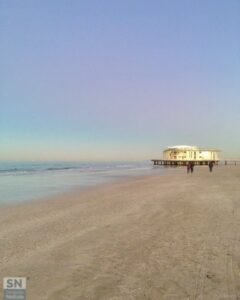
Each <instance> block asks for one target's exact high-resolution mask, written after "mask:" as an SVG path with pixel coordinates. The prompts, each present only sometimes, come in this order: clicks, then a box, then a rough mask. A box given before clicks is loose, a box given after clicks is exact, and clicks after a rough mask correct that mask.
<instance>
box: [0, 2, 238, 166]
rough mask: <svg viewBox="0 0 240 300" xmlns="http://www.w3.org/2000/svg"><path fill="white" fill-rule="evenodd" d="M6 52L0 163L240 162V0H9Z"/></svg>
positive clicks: (3, 9)
mask: <svg viewBox="0 0 240 300" xmlns="http://www.w3.org/2000/svg"><path fill="white" fill-rule="evenodd" d="M0 52H1V56H0V65H1V67H0V159H3V160H4V159H17V160H19V159H87V160H88V159H94V160H95V159H105V160H107V159H149V158H152V157H160V156H161V151H162V149H163V148H165V147H166V146H169V145H175V144H189V145H199V146H203V147H217V148H220V149H222V150H223V156H224V157H229V158H230V157H231V158H233V157H240V138H239V132H240V1H239V0H224V1H223V0H211V1H209V0H199V1H197V0H182V1H178V0H175V1H174V0H172V1H168V0H164V1H163V0H157V1H151V0H145V1H141V0H136V1H135V0H121V1H113V0H111V1H110V0H109V1H101V0H96V1H91V0H85V1H81V0H71V1H67V0H65V1H63V0H50V1H49V0H42V1H34V0H32V1H29V0H24V1H18V0H11V1H8V0H5V1H4V0H2V1H1V2H0Z"/></svg>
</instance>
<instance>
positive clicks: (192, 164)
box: [190, 161, 194, 173]
mask: <svg viewBox="0 0 240 300" xmlns="http://www.w3.org/2000/svg"><path fill="white" fill-rule="evenodd" d="M190 170H191V173H193V171H194V162H193V161H191V163H190Z"/></svg>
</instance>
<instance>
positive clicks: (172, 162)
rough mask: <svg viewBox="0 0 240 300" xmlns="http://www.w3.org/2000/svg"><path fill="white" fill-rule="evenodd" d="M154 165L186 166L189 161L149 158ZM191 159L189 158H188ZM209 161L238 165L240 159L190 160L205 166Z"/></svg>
mask: <svg viewBox="0 0 240 300" xmlns="http://www.w3.org/2000/svg"><path fill="white" fill-rule="evenodd" d="M151 161H152V162H153V165H154V166H169V167H170V166H186V165H187V163H188V162H189V161H182V160H166V159H151ZM190 161H191V160H190ZM210 161H213V162H214V164H215V165H225V166H227V165H235V166H237V165H240V160H204V161H192V162H193V163H194V165H199V166H206V165H208V164H209V162H210Z"/></svg>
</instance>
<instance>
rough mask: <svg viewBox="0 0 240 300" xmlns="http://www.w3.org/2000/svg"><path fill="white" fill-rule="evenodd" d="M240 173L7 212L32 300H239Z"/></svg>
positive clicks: (93, 193) (2, 260) (3, 231)
mask: <svg viewBox="0 0 240 300" xmlns="http://www.w3.org/2000/svg"><path fill="white" fill-rule="evenodd" d="M239 183H240V167H239V166H227V167H226V166H221V167H220V166H219V167H215V168H214V171H213V173H209V171H208V168H207V167H196V168H195V171H194V174H192V175H191V174H186V169H185V168H181V169H171V170H169V171H168V172H167V173H166V175H163V176H160V175H158V176H148V177H138V178H131V179H127V180H124V181H119V182H116V183H114V184H108V185H104V186H101V187H97V188H91V189H89V190H87V191H81V192H80V191H79V192H78V191H74V192H72V193H69V194H64V195H62V196H57V197H53V198H51V199H45V200H42V201H37V202H29V203H24V204H19V205H15V206H10V207H2V208H1V211H0V240H1V244H0V274H1V278H3V277H6V276H25V277H27V278H28V281H27V299H28V300H65V299H68V300H80V299H84V300H85V299H93V300H97V299H106V300H108V299H112V300H113V299H114V300H117V299H124V300H128V299H129V300H130V299H140V300H141V299H148V300H149V299H152V300H155V299H156V300H161V299H164V300H165V299H166V300H170V299H173V300H183V299H201V300H215V299H216V300H219V299H225V300H226V299H229V300H230V299H240V184H239Z"/></svg>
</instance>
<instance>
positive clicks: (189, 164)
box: [187, 161, 191, 174]
mask: <svg viewBox="0 0 240 300" xmlns="http://www.w3.org/2000/svg"><path fill="white" fill-rule="evenodd" d="M190 170H191V163H190V161H189V162H188V163H187V173H188V174H189V173H190Z"/></svg>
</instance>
